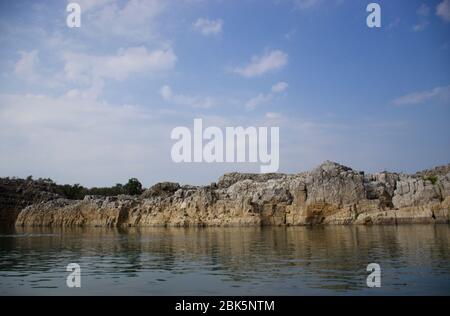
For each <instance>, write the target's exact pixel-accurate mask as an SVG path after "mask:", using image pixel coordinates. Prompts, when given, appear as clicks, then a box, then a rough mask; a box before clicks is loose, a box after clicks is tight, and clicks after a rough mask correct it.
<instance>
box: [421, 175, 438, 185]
mask: <svg viewBox="0 0 450 316" xmlns="http://www.w3.org/2000/svg"><path fill="white" fill-rule="evenodd" d="M422 179H423V180H424V181H430V182H431V183H432V184H433V185H434V184H436V182H437V181H438V177H437V176H435V175H428V176H423V177H422Z"/></svg>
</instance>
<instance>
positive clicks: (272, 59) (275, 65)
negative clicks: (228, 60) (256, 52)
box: [233, 50, 288, 78]
mask: <svg viewBox="0 0 450 316" xmlns="http://www.w3.org/2000/svg"><path fill="white" fill-rule="evenodd" d="M287 63H288V55H287V54H286V53H284V52H282V51H281V50H273V51H270V52H268V53H265V54H264V55H262V56H253V57H252V58H251V60H250V63H248V64H247V65H245V66H242V67H236V68H234V70H233V71H234V72H235V73H237V74H239V75H241V76H243V77H246V78H252V77H257V76H261V75H263V74H265V73H267V72H270V71H275V70H279V69H281V68H283V67H284V66H286V64H287Z"/></svg>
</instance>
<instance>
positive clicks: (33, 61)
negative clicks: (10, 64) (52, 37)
mask: <svg viewBox="0 0 450 316" xmlns="http://www.w3.org/2000/svg"><path fill="white" fill-rule="evenodd" d="M19 53H20V59H19V60H18V61H17V63H16V64H15V66H14V74H15V75H16V76H18V77H19V78H21V79H24V80H26V81H30V82H35V81H37V80H38V79H39V78H40V76H39V73H38V71H37V66H38V64H39V56H38V51H37V50H32V51H30V52H19Z"/></svg>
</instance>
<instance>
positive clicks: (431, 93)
mask: <svg viewBox="0 0 450 316" xmlns="http://www.w3.org/2000/svg"><path fill="white" fill-rule="evenodd" d="M430 101H438V102H443V103H446V104H448V103H449V102H450V85H449V86H446V87H436V88H434V89H431V90H426V91H419V92H412V93H409V94H407V95H404V96H401V97H399V98H397V99H395V100H393V101H392V103H393V104H394V105H397V106H401V105H414V104H424V103H426V102H430Z"/></svg>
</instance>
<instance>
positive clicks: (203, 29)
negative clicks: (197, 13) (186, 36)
mask: <svg viewBox="0 0 450 316" xmlns="http://www.w3.org/2000/svg"><path fill="white" fill-rule="evenodd" d="M193 26H194V29H195V30H197V31H199V32H200V33H202V34H203V35H217V34H219V33H221V32H222V26H223V21H222V20H221V19H217V20H208V19H204V18H199V19H197V21H196V22H195V23H194V24H193Z"/></svg>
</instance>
